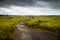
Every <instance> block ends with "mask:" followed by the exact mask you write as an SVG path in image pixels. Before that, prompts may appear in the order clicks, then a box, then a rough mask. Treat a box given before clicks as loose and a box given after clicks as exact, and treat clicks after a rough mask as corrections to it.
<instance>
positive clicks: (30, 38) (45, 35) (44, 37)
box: [16, 22, 59, 40]
mask: <svg viewBox="0 0 60 40" xmlns="http://www.w3.org/2000/svg"><path fill="white" fill-rule="evenodd" d="M16 28H17V30H18V31H19V33H20V36H21V37H19V36H18V37H17V38H18V39H16V40H59V37H57V36H55V35H54V34H52V33H49V32H45V31H42V30H41V31H39V30H34V29H31V28H26V27H25V26H24V22H21V23H19V24H18V25H16Z"/></svg>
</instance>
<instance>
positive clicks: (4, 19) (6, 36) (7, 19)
mask: <svg viewBox="0 0 60 40" xmlns="http://www.w3.org/2000/svg"><path fill="white" fill-rule="evenodd" d="M25 19H26V17H22V16H1V15H0V40H10V38H11V36H12V33H13V32H14V28H15V25H17V23H19V22H21V21H23V20H25Z"/></svg>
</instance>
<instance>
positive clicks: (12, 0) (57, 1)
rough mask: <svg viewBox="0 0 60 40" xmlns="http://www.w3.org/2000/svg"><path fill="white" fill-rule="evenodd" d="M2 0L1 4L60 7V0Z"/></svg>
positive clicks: (0, 0)
mask: <svg viewBox="0 0 60 40" xmlns="http://www.w3.org/2000/svg"><path fill="white" fill-rule="evenodd" d="M37 1H38V2H39V3H37ZM0 2H2V3H0V6H9V5H19V6H37V7H50V8H54V9H60V0H0Z"/></svg>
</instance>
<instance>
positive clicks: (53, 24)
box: [26, 16, 60, 33]
mask: <svg viewBox="0 0 60 40" xmlns="http://www.w3.org/2000/svg"><path fill="white" fill-rule="evenodd" d="M26 26H27V27H31V28H35V29H45V30H48V31H52V32H58V33H59V32H60V16H35V17H34V19H33V20H30V21H28V22H27V23H26Z"/></svg>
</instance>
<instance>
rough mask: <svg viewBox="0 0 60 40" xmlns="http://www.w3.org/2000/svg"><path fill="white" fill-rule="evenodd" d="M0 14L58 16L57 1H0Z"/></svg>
mask: <svg viewBox="0 0 60 40" xmlns="http://www.w3.org/2000/svg"><path fill="white" fill-rule="evenodd" d="M0 14H8V15H60V1H59V0H0Z"/></svg>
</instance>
